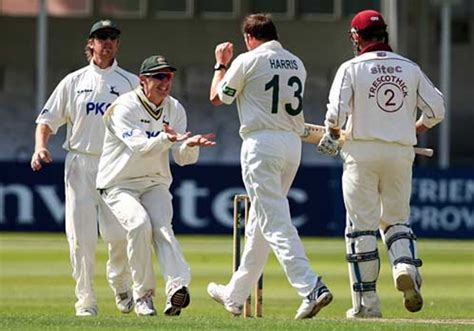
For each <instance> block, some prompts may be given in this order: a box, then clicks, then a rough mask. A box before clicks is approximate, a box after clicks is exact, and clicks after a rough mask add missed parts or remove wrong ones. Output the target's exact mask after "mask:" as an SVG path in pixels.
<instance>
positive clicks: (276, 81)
mask: <svg viewBox="0 0 474 331" xmlns="http://www.w3.org/2000/svg"><path fill="white" fill-rule="evenodd" d="M295 84H296V91H295V93H294V97H295V98H296V99H298V106H297V107H296V109H295V108H293V107H292V105H291V103H285V110H286V112H287V113H288V114H290V115H291V116H296V115H298V114H299V113H301V111H302V110H303V96H302V95H301V92H303V84H301V80H300V79H299V78H298V77H296V76H291V77H290V78H289V79H288V83H287V85H288V86H290V87H293V86H294V85H295ZM270 89H273V94H272V114H276V113H277V112H278V99H279V94H280V75H274V76H273V78H272V79H271V80H270V81H269V82H268V83H266V84H265V91H268V90H270Z"/></svg>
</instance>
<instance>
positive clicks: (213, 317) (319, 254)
mask: <svg viewBox="0 0 474 331" xmlns="http://www.w3.org/2000/svg"><path fill="white" fill-rule="evenodd" d="M178 239H179V241H180V243H181V245H182V247H183V250H184V253H185V256H186V258H187V259H188V262H189V264H190V265H191V270H192V274H193V280H192V283H191V286H190V290H191V295H192V298H191V305H190V306H189V307H188V308H187V309H185V310H184V311H183V314H182V316H180V317H178V318H170V317H165V316H164V315H163V314H162V313H161V311H162V309H163V306H164V300H165V299H164V294H163V279H162V278H161V276H160V274H159V270H158V264H157V263H155V272H156V274H157V280H158V293H157V296H156V297H155V305H156V307H157V309H158V310H159V314H158V316H155V317H149V318H138V317H136V316H135V314H134V313H131V314H128V315H121V314H120V313H119V312H118V311H117V310H116V308H115V305H114V302H113V296H112V291H111V290H110V289H109V287H108V285H107V283H106V279H105V273H104V270H105V261H106V251H105V245H104V243H103V242H100V243H99V245H98V257H97V259H98V262H97V266H96V277H95V288H96V292H97V299H98V305H99V316H98V317H96V318H78V317H75V316H74V308H73V307H74V282H73V280H72V277H71V275H70V266H69V260H68V247H67V242H66V238H65V236H64V234H25V233H21V234H18V233H1V232H0V298H1V300H0V330H116V331H117V330H156V329H163V330H165V329H166V330H228V329H254V330H257V329H258V330H261V329H263V330H306V329H316V328H317V329H318V330H380V329H383V330H474V242H473V241H453V240H449V241H448V240H436V241H435V240H423V239H419V240H418V248H419V251H420V253H421V254H420V255H421V258H422V259H423V262H424V265H423V267H422V268H421V272H422V275H423V279H424V284H423V288H422V289H423V296H424V299H425V306H424V308H423V310H422V311H421V312H418V313H414V314H413V313H409V312H407V311H406V310H405V309H404V307H403V304H402V294H401V293H400V292H398V291H396V290H395V288H394V286H393V282H392V278H391V274H390V267H389V265H388V263H387V259H386V257H385V254H384V253H382V254H381V256H382V260H383V261H382V267H381V270H380V278H379V283H378V292H379V294H380V297H381V301H382V313H383V314H384V319H380V320H371V321H349V320H346V319H345V318H344V315H345V311H346V309H348V308H349V307H350V293H349V285H348V276H347V265H346V263H345V261H344V255H345V253H344V243H343V239H342V238H338V239H322V238H305V239H304V240H303V241H304V245H305V248H306V252H307V254H308V256H309V258H310V260H311V262H312V265H313V268H314V269H315V270H316V271H317V272H319V273H320V274H321V275H322V276H323V277H324V280H325V282H326V284H327V285H328V286H329V287H330V289H331V291H332V292H333V294H334V300H333V302H332V303H331V305H329V306H328V307H326V308H325V309H323V310H322V311H321V312H320V314H319V315H318V316H317V317H316V318H315V319H313V320H305V321H294V320H293V316H294V314H295V312H296V309H297V307H298V306H299V304H300V298H299V297H298V296H297V294H296V292H295V291H294V290H293V289H292V288H291V287H290V285H289V284H288V282H287V281H286V278H285V276H284V274H283V271H282V269H281V268H280V266H279V265H278V263H277V262H276V260H275V259H274V257H273V256H272V257H271V258H270V259H269V262H268V264H267V266H266V268H265V271H264V299H263V302H264V303H263V313H264V317H263V318H262V319H255V318H253V319H243V318H233V317H231V316H230V314H229V313H227V312H226V311H225V310H224V309H223V308H222V307H221V306H220V305H218V304H217V303H215V302H214V301H213V300H212V299H210V298H209V297H208V296H207V294H206V287H207V283H208V282H209V281H215V282H226V281H227V280H228V279H229V276H230V275H231V265H232V263H231V258H232V257H231V255H232V243H231V237H230V236H220V237H216V236H179V237H178ZM379 249H380V251H381V252H384V250H383V247H379Z"/></svg>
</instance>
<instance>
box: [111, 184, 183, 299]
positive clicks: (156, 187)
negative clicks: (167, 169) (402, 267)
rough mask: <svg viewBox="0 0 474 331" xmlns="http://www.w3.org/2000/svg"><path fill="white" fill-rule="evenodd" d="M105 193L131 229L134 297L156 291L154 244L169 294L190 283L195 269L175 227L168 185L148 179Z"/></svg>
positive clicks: (125, 226) (129, 234)
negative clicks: (176, 235) (178, 238)
mask: <svg viewBox="0 0 474 331" xmlns="http://www.w3.org/2000/svg"><path fill="white" fill-rule="evenodd" d="M102 196H103V197H104V200H105V202H106V203H107V204H108V205H109V206H110V207H111V209H112V211H113V212H114V214H115V215H116V217H117V218H118V220H119V222H120V223H121V224H122V226H123V228H124V229H125V230H126V232H127V240H128V247H127V252H128V259H129V264H130V267H131V270H132V279H133V283H134V285H133V295H134V298H135V299H137V298H141V297H142V296H144V295H145V294H146V293H147V292H148V291H150V290H151V291H152V292H153V293H154V292H155V289H156V279H155V275H154V271H153V261H152V246H153V247H154V249H155V252H156V255H157V257H158V262H159V265H160V270H161V272H162V274H163V278H164V280H165V283H166V286H165V294H166V293H168V291H169V290H170V289H171V288H174V287H177V286H188V285H189V283H190V281H191V272H190V268H189V266H188V264H187V262H186V260H185V258H184V256H183V253H182V251H181V247H180V245H179V243H178V241H177V240H176V238H175V235H174V232H173V229H172V225H171V221H172V219H173V206H172V203H171V200H172V196H171V193H170V192H169V189H168V186H166V185H163V184H157V183H156V182H155V181H153V180H150V179H144V180H141V181H137V182H134V183H127V184H126V185H125V184H124V185H117V186H114V187H111V188H109V189H107V190H105V191H104V193H102Z"/></svg>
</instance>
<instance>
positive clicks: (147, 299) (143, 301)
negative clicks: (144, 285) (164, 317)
mask: <svg viewBox="0 0 474 331" xmlns="http://www.w3.org/2000/svg"><path fill="white" fill-rule="evenodd" d="M135 313H136V314H137V316H154V315H156V310H155V307H154V306H153V300H152V297H151V293H150V292H149V293H147V294H145V295H144V296H142V297H141V298H139V299H137V300H136V301H135Z"/></svg>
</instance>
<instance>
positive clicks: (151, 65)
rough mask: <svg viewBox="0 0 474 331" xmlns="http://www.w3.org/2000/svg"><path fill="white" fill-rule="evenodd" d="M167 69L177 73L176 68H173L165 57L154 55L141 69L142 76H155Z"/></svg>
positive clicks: (146, 60)
mask: <svg viewBox="0 0 474 331" xmlns="http://www.w3.org/2000/svg"><path fill="white" fill-rule="evenodd" d="M165 68H169V69H170V70H171V71H176V68H175V67H173V66H172V65H171V64H170V63H169V62H168V61H167V60H166V58H165V57H164V56H163V55H152V56H150V57H147V58H146V59H145V60H144V61H143V63H142V65H141V67H140V75H147V74H153V73H155V72H157V71H160V70H161V69H165Z"/></svg>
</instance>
